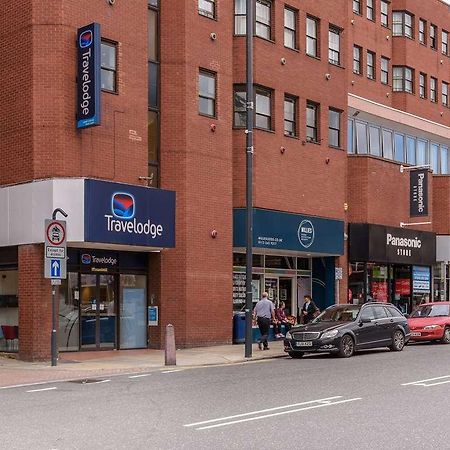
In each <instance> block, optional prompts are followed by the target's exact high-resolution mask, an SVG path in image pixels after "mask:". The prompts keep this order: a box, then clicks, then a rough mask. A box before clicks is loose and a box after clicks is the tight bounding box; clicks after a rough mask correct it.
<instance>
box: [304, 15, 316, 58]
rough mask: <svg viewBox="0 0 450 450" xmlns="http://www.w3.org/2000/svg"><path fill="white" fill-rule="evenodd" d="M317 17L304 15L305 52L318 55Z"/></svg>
mask: <svg viewBox="0 0 450 450" xmlns="http://www.w3.org/2000/svg"><path fill="white" fill-rule="evenodd" d="M318 41H319V19H316V18H314V17H309V16H307V17H306V54H307V55H310V56H315V57H316V58H317V57H319V46H318Z"/></svg>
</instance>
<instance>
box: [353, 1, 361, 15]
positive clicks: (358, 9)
mask: <svg viewBox="0 0 450 450" xmlns="http://www.w3.org/2000/svg"><path fill="white" fill-rule="evenodd" d="M353 12H354V13H356V14H361V0H353Z"/></svg>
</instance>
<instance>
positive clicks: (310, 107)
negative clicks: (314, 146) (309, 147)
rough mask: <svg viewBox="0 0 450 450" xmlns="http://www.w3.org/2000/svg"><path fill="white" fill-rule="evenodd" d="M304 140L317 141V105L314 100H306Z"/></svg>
mask: <svg viewBox="0 0 450 450" xmlns="http://www.w3.org/2000/svg"><path fill="white" fill-rule="evenodd" d="M306 140H307V141H310V142H318V141H319V105H318V104H317V103H315V102H311V101H309V100H308V101H307V102H306Z"/></svg>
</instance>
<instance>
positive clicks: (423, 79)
mask: <svg viewBox="0 0 450 450" xmlns="http://www.w3.org/2000/svg"><path fill="white" fill-rule="evenodd" d="M426 86H427V75H426V74H425V73H422V72H420V74H419V96H420V98H426V96H427V93H426V92H427V88H426Z"/></svg>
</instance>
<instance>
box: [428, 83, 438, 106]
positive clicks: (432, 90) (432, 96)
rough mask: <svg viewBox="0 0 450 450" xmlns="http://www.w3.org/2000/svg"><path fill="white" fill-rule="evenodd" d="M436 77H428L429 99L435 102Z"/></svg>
mask: <svg viewBox="0 0 450 450" xmlns="http://www.w3.org/2000/svg"><path fill="white" fill-rule="evenodd" d="M436 91H437V79H436V78H434V77H430V100H431V101H432V102H433V103H436V102H437V92H436Z"/></svg>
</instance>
